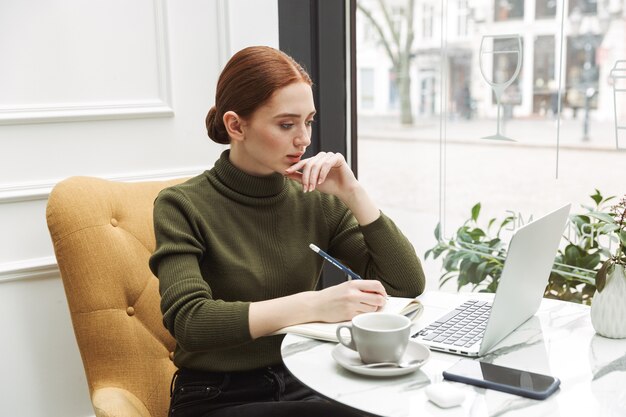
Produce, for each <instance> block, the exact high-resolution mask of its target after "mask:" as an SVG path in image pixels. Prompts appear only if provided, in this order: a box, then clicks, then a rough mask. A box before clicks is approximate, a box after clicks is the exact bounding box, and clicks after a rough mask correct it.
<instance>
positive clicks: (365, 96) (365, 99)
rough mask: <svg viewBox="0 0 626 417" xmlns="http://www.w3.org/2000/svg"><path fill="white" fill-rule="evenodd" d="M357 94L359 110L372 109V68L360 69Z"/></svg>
mask: <svg viewBox="0 0 626 417" xmlns="http://www.w3.org/2000/svg"><path fill="white" fill-rule="evenodd" d="M359 75H360V76H359V84H358V85H359V87H360V88H359V92H360V93H361V94H360V100H359V103H360V104H361V108H362V109H364V110H366V109H373V108H374V98H375V95H374V70H373V69H372V68H361V69H360V70H359Z"/></svg>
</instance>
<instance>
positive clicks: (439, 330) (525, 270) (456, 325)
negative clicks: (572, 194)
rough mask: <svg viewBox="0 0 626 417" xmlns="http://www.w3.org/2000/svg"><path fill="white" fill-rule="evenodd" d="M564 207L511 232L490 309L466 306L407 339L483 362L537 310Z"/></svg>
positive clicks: (473, 302) (565, 214)
mask: <svg viewBox="0 0 626 417" xmlns="http://www.w3.org/2000/svg"><path fill="white" fill-rule="evenodd" d="M570 206H571V205H570V204H567V205H565V206H563V207H561V208H560V209H558V210H556V211H553V212H552V213H550V214H547V215H545V216H544V217H541V218H540V219H537V220H534V221H532V222H530V223H528V224H526V225H524V226H522V227H520V228H519V229H517V230H516V231H515V233H514V234H513V237H511V242H510V243H509V248H508V254H507V256H506V260H505V262H504V267H503V269H502V275H501V276H500V282H499V284H498V289H497V291H496V294H495V297H494V299H493V304H490V303H486V302H484V301H479V300H469V301H467V302H465V303H463V304H461V305H459V306H458V307H456V308H455V309H454V310H452V311H450V312H449V313H447V314H445V315H444V316H443V317H441V318H439V319H437V320H435V321H434V322H432V323H431V324H429V325H428V326H426V327H425V328H423V329H422V330H420V331H419V332H417V333H416V334H414V335H413V336H412V337H413V338H414V339H415V340H417V341H419V342H420V343H423V344H425V345H427V346H429V347H430V348H431V349H433V350H438V351H443V352H449V353H454V354H457V355H464V356H472V357H477V356H483V355H485V354H486V353H487V352H489V350H490V349H491V348H492V347H494V346H495V345H496V344H497V343H498V342H500V341H501V340H502V339H504V338H505V337H506V336H508V335H509V334H510V333H511V332H513V330H515V329H517V328H518V327H519V326H520V325H521V324H522V323H524V322H525V321H526V320H528V319H529V318H530V317H532V316H533V315H534V314H535V313H536V312H537V310H538V309H539V305H540V304H541V299H542V297H543V293H544V290H545V288H546V285H547V283H548V277H549V275H550V271H551V269H552V265H553V263H554V258H555V255H556V252H557V249H558V247H559V242H560V240H561V235H562V234H563V230H564V229H565V224H566V222H567V218H568V215H569V210H570Z"/></svg>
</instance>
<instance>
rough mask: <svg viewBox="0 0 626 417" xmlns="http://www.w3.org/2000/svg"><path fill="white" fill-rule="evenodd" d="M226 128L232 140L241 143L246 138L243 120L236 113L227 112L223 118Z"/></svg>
mask: <svg viewBox="0 0 626 417" xmlns="http://www.w3.org/2000/svg"><path fill="white" fill-rule="evenodd" d="M223 121H224V127H226V132H228V136H230V138H231V140H236V141H241V140H243V138H244V133H243V127H242V124H243V120H241V117H239V116H238V115H237V113H235V112H234V111H227V112H226V113H224V117H223Z"/></svg>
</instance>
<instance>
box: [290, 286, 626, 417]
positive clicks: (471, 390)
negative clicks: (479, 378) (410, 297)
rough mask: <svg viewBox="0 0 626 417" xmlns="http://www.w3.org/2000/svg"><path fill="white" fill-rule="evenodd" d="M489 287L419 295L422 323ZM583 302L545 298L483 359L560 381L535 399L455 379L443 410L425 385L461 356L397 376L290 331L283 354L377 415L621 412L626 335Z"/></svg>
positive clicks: (314, 383)
mask: <svg viewBox="0 0 626 417" xmlns="http://www.w3.org/2000/svg"><path fill="white" fill-rule="evenodd" d="M470 297H471V298H477V297H478V298H490V297H493V295H491V294H475V293H471V294H467V293H463V294H451V293H444V292H427V293H424V294H423V295H421V296H420V297H419V299H420V300H421V301H422V303H423V304H424V307H425V308H424V314H423V315H422V316H421V317H420V319H419V320H418V322H417V323H416V325H417V326H418V328H421V327H424V326H425V325H427V324H428V323H429V322H430V321H432V320H435V319H437V318H438V317H440V316H441V315H442V314H443V313H445V312H446V311H447V310H449V309H450V308H452V307H454V306H455V305H457V304H458V303H459V302H461V301H463V300H464V299H467V298H470ZM589 311H590V308H589V307H588V306H584V305H580V304H574V303H569V302H564V301H557V300H549V299H543V300H542V303H541V306H540V308H539V311H538V312H537V314H535V316H533V317H532V318H531V319H529V320H528V321H527V322H525V323H524V324H522V325H521V326H520V327H519V328H518V329H517V330H516V331H515V332H513V333H512V334H511V335H509V336H508V337H506V338H505V339H504V340H502V341H501V342H500V343H499V344H498V345H496V346H495V347H494V348H493V349H492V350H491V351H490V353H488V354H487V355H485V356H483V357H481V358H480V360H481V361H485V362H490V363H494V364H497V365H502V366H509V367H513V368H520V369H524V370H527V371H531V372H536V373H541V374H547V375H553V376H555V377H557V378H559V379H560V380H561V386H560V388H559V390H557V391H556V393H554V394H553V395H552V396H550V397H549V398H548V399H546V400H543V401H540V400H533V399H528V398H524V397H519V396H516V395H512V394H507V393H503V392H499V391H494V390H488V389H484V388H478V387H475V386H471V385H466V384H462V383H456V382H448V383H450V384H454V385H455V386H456V387H458V388H460V389H461V390H462V391H463V392H464V393H465V400H464V402H463V403H462V404H461V405H460V406H457V407H453V408H448V409H442V408H439V407H438V406H436V405H435V404H433V403H432V402H430V401H429V400H428V399H427V398H426V395H425V392H424V388H425V387H426V386H428V385H429V384H432V383H436V382H441V381H442V380H443V376H442V372H443V371H444V370H445V369H447V368H449V367H450V366H451V365H453V364H454V363H456V362H457V361H458V360H459V359H461V357H460V356H456V355H452V354H448V353H440V352H435V351H433V352H431V356H430V359H429V361H428V362H427V363H426V364H424V365H423V366H422V367H421V368H420V369H418V370H417V371H416V372H414V373H411V374H408V375H402V376H391V377H389V376H387V377H376V376H366V375H359V374H356V373H353V372H350V371H348V370H346V369H344V368H343V367H341V366H340V365H339V364H338V363H336V362H335V360H334V359H333V358H332V356H331V352H332V349H333V348H334V347H335V346H336V344H335V343H331V342H323V341H318V340H313V339H308V338H305V337H301V336H295V335H287V336H286V337H285V339H284V341H283V344H282V356H283V360H284V362H285V365H286V366H287V368H288V369H289V370H290V371H291V372H292V373H293V374H294V375H295V376H296V377H297V378H298V379H299V380H300V381H301V382H303V383H304V384H306V385H308V386H309V387H311V388H312V389H313V390H315V391H317V392H319V393H320V394H322V395H323V396H325V397H327V398H329V399H331V400H334V401H338V402H341V403H343V404H346V405H349V406H351V407H354V408H357V409H360V410H363V411H366V412H368V413H372V414H374V415H379V416H394V417H401V416H420V417H424V416H455V417H456V416H529V415H532V416H579V415H580V416H586V417H589V416H598V417H600V416H602V417H606V416H626V339H621V340H616V339H607V338H604V337H602V336H599V335H597V334H596V333H595V331H594V329H593V327H592V325H591V319H590V316H589Z"/></svg>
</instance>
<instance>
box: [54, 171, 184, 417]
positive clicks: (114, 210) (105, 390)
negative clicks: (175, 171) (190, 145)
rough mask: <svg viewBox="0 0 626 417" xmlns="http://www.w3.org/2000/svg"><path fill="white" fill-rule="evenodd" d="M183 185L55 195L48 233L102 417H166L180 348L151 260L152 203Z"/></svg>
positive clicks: (81, 182) (77, 182) (76, 189)
mask: <svg viewBox="0 0 626 417" xmlns="http://www.w3.org/2000/svg"><path fill="white" fill-rule="evenodd" d="M181 181H182V180H172V181H159V182H156V181H155V182H143V183H120V182H113V181H106V180H102V179H98V178H90V177H72V178H68V179H66V180H64V181H61V182H60V183H59V184H57V185H56V186H55V187H54V189H53V190H52V192H51V194H50V198H49V200H48V206H47V210H46V218H47V223H48V229H49V231H50V236H51V238H52V243H53V246H54V252H55V255H56V258H57V263H58V265H59V270H60V272H61V278H62V280H63V286H64V288H65V294H66V296H67V301H68V305H69V310H70V315H71V318H72V325H73V327H74V333H75V335H76V341H77V343H78V348H79V350H80V354H81V358H82V361H83V366H84V368H85V374H86V377H87V383H88V385H89V392H90V395H91V401H92V404H93V406H94V410H95V412H96V415H97V416H98V417H104V416H106V417H114V416H115V417H122V416H129V417H130V416H133V417H137V416H139V417H144V416H145V417H165V416H166V415H167V409H168V404H169V386H170V379H171V377H172V374H173V373H174V371H175V370H176V368H175V366H174V364H173V363H172V360H171V357H172V354H171V352H173V350H174V346H175V342H174V339H173V338H172V337H171V335H170V334H169V333H168V332H167V330H166V329H165V328H164V326H163V324H162V316H161V311H160V308H159V303H160V296H159V291H158V280H157V279H156V278H155V277H154V275H152V273H151V271H150V269H149V267H148V259H149V257H150V254H151V253H152V252H153V250H154V247H155V238H154V229H153V225H152V205H153V202H154V199H155V198H156V196H157V194H158V192H159V191H160V190H161V189H163V188H165V187H167V186H170V185H174V184H176V183H179V182H181Z"/></svg>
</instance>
